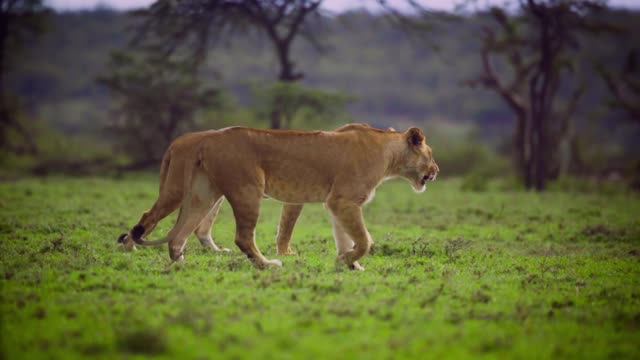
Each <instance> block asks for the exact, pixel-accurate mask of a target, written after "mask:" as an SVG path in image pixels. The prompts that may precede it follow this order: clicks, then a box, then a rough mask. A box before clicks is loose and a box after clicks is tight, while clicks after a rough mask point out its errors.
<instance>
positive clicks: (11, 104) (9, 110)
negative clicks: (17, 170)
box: [0, 0, 49, 153]
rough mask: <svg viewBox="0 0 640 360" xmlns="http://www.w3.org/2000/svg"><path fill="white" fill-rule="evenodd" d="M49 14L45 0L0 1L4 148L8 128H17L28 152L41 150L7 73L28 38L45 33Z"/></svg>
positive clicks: (0, 124) (0, 95)
mask: <svg viewBox="0 0 640 360" xmlns="http://www.w3.org/2000/svg"><path fill="white" fill-rule="evenodd" d="M48 13H49V10H48V9H47V8H46V7H45V6H44V5H43V3H42V0H0V145H1V146H3V147H7V146H8V143H9V141H8V130H9V129H13V130H15V131H17V132H18V133H19V134H20V135H21V137H22V139H23V140H24V142H25V144H26V148H25V149H24V151H26V152H31V153H34V152H36V151H37V147H36V145H35V142H34V140H33V138H32V136H31V135H30V134H29V133H28V131H27V130H26V129H25V127H24V126H23V125H22V124H21V123H20V121H19V120H18V118H19V112H20V107H19V101H18V99H17V98H16V97H15V96H13V95H12V94H10V93H9V91H8V90H7V87H6V74H7V72H8V71H9V65H10V64H11V60H15V59H13V58H12V57H14V56H15V54H16V53H17V52H18V51H19V50H20V47H21V46H22V44H23V43H24V41H25V40H26V39H27V38H28V37H29V36H33V35H38V34H40V33H42V31H43V30H44V19H45V17H46V16H47V14H48ZM13 150H23V149H13Z"/></svg>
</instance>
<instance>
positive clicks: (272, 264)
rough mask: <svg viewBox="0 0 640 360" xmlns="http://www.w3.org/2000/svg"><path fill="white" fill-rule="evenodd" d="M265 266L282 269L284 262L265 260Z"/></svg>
mask: <svg viewBox="0 0 640 360" xmlns="http://www.w3.org/2000/svg"><path fill="white" fill-rule="evenodd" d="M264 265H265V267H282V261H280V260H278V259H272V260H265V261H264Z"/></svg>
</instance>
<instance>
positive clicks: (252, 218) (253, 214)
mask: <svg viewBox="0 0 640 360" xmlns="http://www.w3.org/2000/svg"><path fill="white" fill-rule="evenodd" d="M255 190H256V191H252V190H250V188H249V187H247V188H246V190H245V192H244V194H240V193H233V194H229V195H232V197H229V196H227V199H228V200H229V203H230V204H231V208H232V209H233V215H234V217H235V219H236V239H235V243H236V245H238V247H239V248H240V250H242V252H243V253H245V255H247V257H248V258H249V259H250V260H251V261H252V262H253V263H254V265H255V266H256V267H257V268H259V269H263V268H265V267H267V266H282V262H280V260H268V259H267V258H265V257H264V255H262V253H261V252H260V249H258V246H257V245H256V241H255V230H256V224H257V223H258V216H259V214H260V200H261V199H262V191H261V189H255ZM251 193H253V194H251Z"/></svg>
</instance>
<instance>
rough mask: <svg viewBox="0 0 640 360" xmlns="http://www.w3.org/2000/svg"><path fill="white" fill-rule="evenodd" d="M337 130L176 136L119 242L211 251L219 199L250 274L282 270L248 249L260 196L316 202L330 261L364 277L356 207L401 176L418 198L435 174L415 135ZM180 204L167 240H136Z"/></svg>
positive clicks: (174, 254)
mask: <svg viewBox="0 0 640 360" xmlns="http://www.w3.org/2000/svg"><path fill="white" fill-rule="evenodd" d="M345 128H346V129H345ZM345 128H342V129H339V131H326V132H325V131H278V130H261V129H251V128H245V127H230V128H226V129H221V130H213V131H205V132H199V133H192V134H187V135H184V136H181V137H179V138H178V139H176V140H175V141H174V143H173V144H172V145H171V147H170V150H171V151H167V153H166V154H165V157H164V159H163V162H162V168H161V180H160V182H161V184H160V196H159V198H158V200H157V201H156V203H155V204H154V205H153V207H152V208H151V210H149V211H147V212H145V213H144V214H143V216H142V218H141V219H140V221H139V223H138V224H137V225H136V226H134V227H133V228H132V229H131V231H130V232H129V233H128V234H126V235H124V236H122V237H121V239H120V240H121V241H122V242H123V243H124V244H125V246H129V247H131V246H132V245H133V243H132V241H133V242H135V243H137V244H140V245H157V244H163V243H169V255H170V257H171V259H173V260H177V259H180V258H182V256H183V249H184V245H185V243H186V239H187V237H188V236H189V234H190V233H191V232H193V231H195V232H196V235H198V238H199V239H200V241H201V242H204V243H209V245H210V246H212V247H213V248H214V249H215V248H217V246H215V244H214V243H213V241H212V240H211V235H210V232H209V230H210V226H211V223H210V222H209V221H208V219H212V218H213V216H212V214H213V215H215V212H217V210H218V208H219V204H220V202H221V201H222V198H223V197H226V198H227V199H228V201H229V203H230V205H231V207H232V209H233V213H234V216H235V219H236V238H235V243H236V245H238V247H239V248H240V249H241V250H242V251H243V252H244V253H245V254H246V255H247V257H249V258H250V259H251V260H252V261H253V262H254V264H255V265H256V266H257V267H258V268H263V267H265V266H267V265H277V266H281V265H282V264H281V262H280V261H279V260H268V259H266V258H265V257H264V256H263V255H262V254H261V253H260V250H259V249H258V248H257V246H256V244H255V241H254V231H255V225H256V222H257V219H258V214H259V210H260V201H261V199H262V197H263V196H264V195H267V196H269V197H271V198H274V199H277V200H280V201H283V202H285V203H288V204H292V205H290V207H291V208H292V209H294V210H297V213H299V209H301V206H300V205H299V204H303V203H307V202H324V203H325V205H326V207H327V208H328V209H329V210H330V212H331V214H332V219H333V228H334V238H335V241H336V247H337V249H338V261H339V262H340V263H344V264H346V265H347V266H348V267H349V268H352V269H360V270H363V268H362V267H361V266H360V265H359V263H358V259H360V258H361V257H362V256H364V255H365V254H366V253H367V251H368V250H369V247H370V245H371V243H372V241H371V236H370V235H369V233H368V231H367V229H366V227H365V225H364V222H363V218H362V205H363V204H364V203H365V202H367V201H368V200H370V199H371V198H372V197H373V194H374V192H375V188H376V187H377V186H378V185H379V184H380V183H381V182H382V181H383V180H386V179H388V178H392V177H398V176H399V177H402V178H404V179H406V180H408V181H409V182H410V183H411V184H412V186H413V188H414V190H416V191H417V192H422V191H424V189H425V186H426V181H428V180H435V178H436V175H437V173H438V171H439V168H438V165H437V164H436V162H435V161H434V159H433V156H432V151H431V148H430V147H429V146H427V144H426V143H425V138H424V134H423V133H422V131H421V130H420V129H417V128H411V129H409V130H407V131H406V132H404V133H400V132H396V131H389V130H387V131H384V130H378V129H374V128H371V127H369V126H366V125H350V126H347V127H345ZM172 148H175V149H180V150H179V151H172ZM295 204H298V205H295ZM179 206H180V207H181V209H180V215H179V216H178V220H177V222H176V224H175V226H174V227H173V228H172V229H171V231H170V232H169V234H168V236H167V237H165V238H164V239H160V240H156V241H146V240H142V237H143V236H145V235H147V234H149V233H150V232H151V230H152V229H153V228H154V227H155V225H156V224H157V223H158V221H160V220H161V219H162V218H164V217H166V216H167V215H168V214H170V213H171V212H173V211H174V210H175V209H176V208H178V207H179ZM285 209H286V206H285ZM294 213H295V211H294ZM207 215H209V216H207ZM283 215H284V214H283ZM295 217H297V214H295V216H294V222H295ZM283 218H284V216H283ZM281 226H282V224H281ZM291 227H292V226H291ZM289 235H290V234H289Z"/></svg>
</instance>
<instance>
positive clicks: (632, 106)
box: [598, 49, 640, 122]
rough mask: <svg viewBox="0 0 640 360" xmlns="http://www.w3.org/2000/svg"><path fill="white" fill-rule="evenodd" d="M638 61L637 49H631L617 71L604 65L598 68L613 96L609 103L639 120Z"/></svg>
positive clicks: (639, 75) (639, 66)
mask: <svg viewBox="0 0 640 360" xmlns="http://www.w3.org/2000/svg"><path fill="white" fill-rule="evenodd" d="M638 61H639V59H638V51H637V50H636V49H633V50H631V51H629V53H628V54H627V56H626V59H625V62H624V65H623V66H622V68H621V69H620V71H619V72H617V73H614V72H611V71H609V70H607V68H606V67H604V66H599V67H598V70H599V72H600V75H601V76H602V78H603V79H604V80H605V82H606V84H607V87H608V88H609V91H610V92H611V94H612V95H613V97H614V99H613V101H611V102H610V105H611V106H612V107H614V108H619V109H622V110H624V111H625V112H626V113H627V114H628V115H629V117H631V119H633V120H635V121H637V122H640V64H638Z"/></svg>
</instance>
